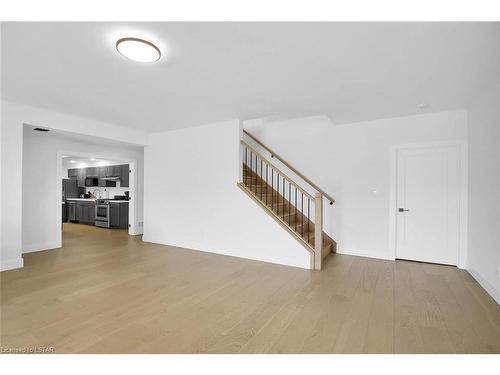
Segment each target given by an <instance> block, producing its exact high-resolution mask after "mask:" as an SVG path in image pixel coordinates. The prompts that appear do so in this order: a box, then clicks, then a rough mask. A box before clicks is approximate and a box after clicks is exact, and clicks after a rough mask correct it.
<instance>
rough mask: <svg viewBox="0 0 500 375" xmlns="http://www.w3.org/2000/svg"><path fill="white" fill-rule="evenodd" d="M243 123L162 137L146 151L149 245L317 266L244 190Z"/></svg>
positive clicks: (153, 139)
mask: <svg viewBox="0 0 500 375" xmlns="http://www.w3.org/2000/svg"><path fill="white" fill-rule="evenodd" d="M239 152H240V123H239V121H238V120H234V121H227V122H222V123H216V124H210V125H205V126H199V127H192V128H187V129H181V130H175V131H170V132H164V133H157V134H154V135H152V136H151V138H150V142H149V145H148V146H146V147H145V150H144V159H145V177H144V179H145V181H144V190H145V193H144V237H143V238H144V241H147V242H155V243H161V244H166V245H172V246H178V247H183V248H189V249H195V250H201V251H207V252H213V253H219V254H225V255H231V256H236V257H242V258H248V259H254V260H260V261H266V262H272V263H278V264H283V265H289V266H296V267H301V268H310V255H309V252H308V251H306V250H305V249H304V247H303V245H301V244H300V243H299V242H298V241H297V240H296V239H295V238H294V237H293V236H291V235H290V234H289V233H288V232H287V231H285V230H284V229H283V228H282V227H281V226H280V224H278V223H277V222H276V221H275V220H274V219H273V218H272V217H270V216H269V215H268V214H267V213H266V212H265V211H264V210H263V209H262V208H261V207H259V206H258V205H257V204H255V202H254V201H252V200H251V199H249V197H248V196H247V195H245V194H244V193H243V192H242V191H241V190H240V189H239V188H238V186H237V181H239V179H240V167H241V165H240V158H239Z"/></svg>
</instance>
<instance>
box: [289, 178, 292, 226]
mask: <svg viewBox="0 0 500 375" xmlns="http://www.w3.org/2000/svg"><path fill="white" fill-rule="evenodd" d="M291 202H292V184H291V183H290V181H288V225H290V220H291V216H292V210H291V209H290V204H291Z"/></svg>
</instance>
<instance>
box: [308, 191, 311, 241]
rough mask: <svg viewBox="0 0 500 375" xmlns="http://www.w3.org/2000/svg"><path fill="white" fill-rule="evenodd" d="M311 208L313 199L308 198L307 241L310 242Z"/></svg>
mask: <svg viewBox="0 0 500 375" xmlns="http://www.w3.org/2000/svg"><path fill="white" fill-rule="evenodd" d="M310 209H311V200H310V199H309V198H307V243H309V210H310Z"/></svg>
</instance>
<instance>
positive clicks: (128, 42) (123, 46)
mask: <svg viewBox="0 0 500 375" xmlns="http://www.w3.org/2000/svg"><path fill="white" fill-rule="evenodd" d="M116 50H117V51H118V52H119V53H120V54H121V55H122V56H125V57H126V58H128V59H131V60H134V61H139V62H155V61H158V60H159V59H160V57H161V52H160V49H159V48H158V47H156V46H155V45H154V44H153V43H151V42H148V41H147V40H144V39H139V38H121V39H118V41H117V42H116Z"/></svg>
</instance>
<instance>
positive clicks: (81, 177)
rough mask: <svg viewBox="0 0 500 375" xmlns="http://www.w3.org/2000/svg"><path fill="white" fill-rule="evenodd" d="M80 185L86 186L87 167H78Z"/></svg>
mask: <svg viewBox="0 0 500 375" xmlns="http://www.w3.org/2000/svg"><path fill="white" fill-rule="evenodd" d="M77 171H78V177H77V180H78V187H85V178H86V177H87V170H86V168H78V169H77Z"/></svg>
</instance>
